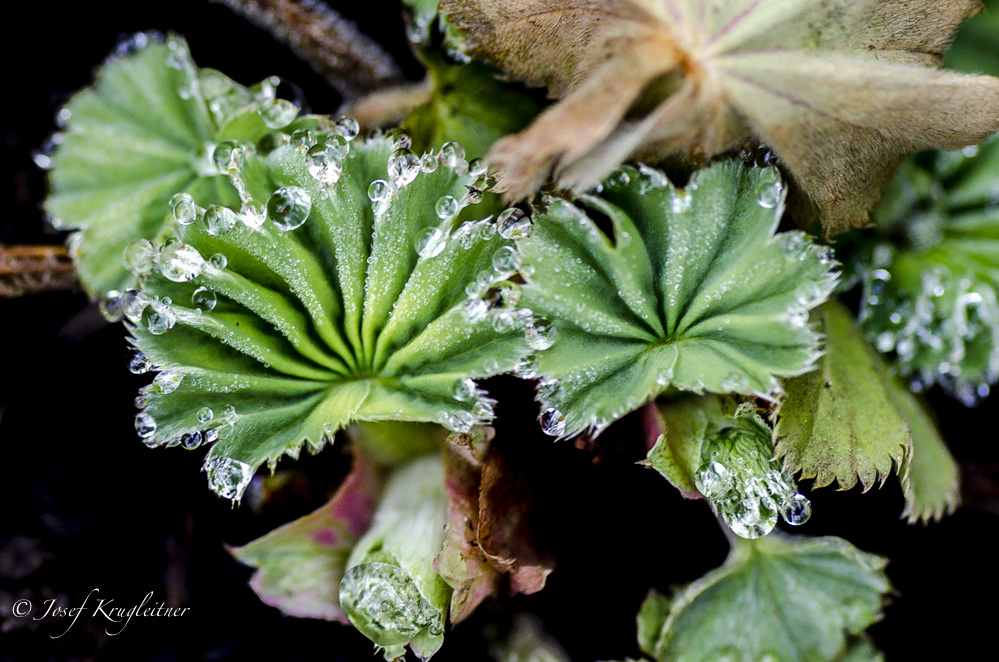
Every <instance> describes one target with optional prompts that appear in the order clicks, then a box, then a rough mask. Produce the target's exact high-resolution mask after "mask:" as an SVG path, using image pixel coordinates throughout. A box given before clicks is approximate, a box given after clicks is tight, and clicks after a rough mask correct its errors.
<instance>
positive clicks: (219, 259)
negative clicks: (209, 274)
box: [208, 253, 229, 271]
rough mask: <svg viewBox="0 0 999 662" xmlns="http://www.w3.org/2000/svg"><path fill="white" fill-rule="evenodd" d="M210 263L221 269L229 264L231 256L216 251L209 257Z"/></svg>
mask: <svg viewBox="0 0 999 662" xmlns="http://www.w3.org/2000/svg"><path fill="white" fill-rule="evenodd" d="M208 264H210V265H212V267H214V268H215V269H218V270H219V271H221V270H222V269H225V268H226V267H227V266H228V265H229V258H227V257H226V256H225V255H223V254H222V253H216V254H215V255H213V256H211V257H210V258H208Z"/></svg>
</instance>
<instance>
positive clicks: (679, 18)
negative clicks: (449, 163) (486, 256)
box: [441, 0, 999, 233]
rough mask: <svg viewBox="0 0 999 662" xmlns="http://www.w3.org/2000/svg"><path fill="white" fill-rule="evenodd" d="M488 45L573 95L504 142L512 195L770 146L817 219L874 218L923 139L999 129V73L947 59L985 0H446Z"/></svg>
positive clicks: (954, 141)
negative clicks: (642, 166) (964, 68)
mask: <svg viewBox="0 0 999 662" xmlns="http://www.w3.org/2000/svg"><path fill="white" fill-rule="evenodd" d="M441 6H442V9H443V10H444V11H446V12H447V13H448V14H449V16H450V17H451V20H452V22H453V23H454V25H455V26H456V27H457V29H458V30H459V31H460V32H461V33H462V35H463V36H464V38H465V40H466V43H467V45H468V51H469V53H470V54H471V55H473V56H475V57H479V58H481V59H484V60H486V61H488V62H490V63H492V64H494V65H496V66H498V67H500V68H501V69H502V70H503V71H505V72H506V73H507V74H508V75H509V76H511V77H514V78H517V79H520V80H523V81H526V82H528V83H531V84H536V85H545V86H547V87H548V89H549V92H550V94H551V95H552V96H554V97H556V98H559V99H560V101H559V102H558V103H556V104H554V105H553V106H551V107H550V108H549V109H548V110H546V111H545V112H544V113H543V114H542V115H541V116H539V117H538V119H537V120H536V121H535V123H534V124H532V125H531V126H530V127H528V128H527V129H525V130H524V131H522V132H520V133H518V134H515V135H512V136H508V137H507V138H505V139H504V140H502V141H500V142H499V143H497V144H496V146H495V147H494V149H493V151H492V152H491V154H490V159H491V161H492V162H493V164H494V165H495V166H496V167H497V169H498V170H499V173H500V187H501V189H502V190H504V191H505V192H506V194H507V196H508V197H509V198H511V199H519V198H523V197H526V196H528V195H530V194H531V193H533V192H534V191H535V190H537V188H538V187H539V186H540V185H541V184H542V183H543V182H544V181H545V180H546V179H547V178H548V177H549V176H553V177H554V179H555V180H556V183H557V184H558V185H559V186H561V187H565V188H572V189H576V190H581V189H586V188H588V187H590V186H592V185H594V184H596V183H597V182H598V181H599V180H600V179H601V178H602V177H603V176H604V175H606V174H607V172H608V171H609V170H610V169H611V168H613V167H614V166H615V165H617V164H618V163H620V162H621V161H623V160H625V159H628V158H640V159H653V158H657V159H658V158H681V159H683V160H686V161H692V162H699V161H703V160H705V159H707V158H710V157H712V156H714V155H716V154H720V153H724V152H729V151H732V150H736V149H738V148H741V147H743V146H746V145H753V144H765V145H768V146H770V147H771V148H772V149H773V150H774V152H775V153H776V154H777V156H778V157H779V158H780V160H781V163H782V164H783V166H784V168H785V170H786V172H787V174H788V175H789V176H790V178H791V179H792V180H793V181H794V182H795V184H796V187H795V189H796V190H795V194H794V196H793V197H792V199H791V206H792V209H794V210H795V211H796V213H797V215H798V217H799V219H800V220H808V219H811V218H819V219H821V220H822V222H823V224H824V226H825V229H826V231H827V232H830V233H831V232H837V231H841V230H845V229H847V228H849V227H851V226H858V225H863V224H865V223H866V222H867V212H868V210H870V209H871V208H872V207H873V206H874V205H875V204H876V203H877V201H878V200H879V198H880V194H881V188H882V186H883V185H884V184H885V183H886V182H887V180H888V178H889V177H890V175H891V173H892V171H893V170H894V168H895V166H896V165H897V164H898V163H899V162H900V161H901V160H902V159H903V158H905V156H907V155H908V154H911V153H912V152H914V151H917V150H920V149H924V148H927V147H942V148H946V149H954V148H957V147H961V146H964V145H969V144H974V143H978V142H981V141H982V140H984V139H985V138H987V137H988V136H989V135H991V134H992V133H995V132H996V131H997V130H999V79H996V78H992V77H988V76H968V75H962V74H956V73H952V72H947V71H942V70H941V69H940V63H941V59H940V56H941V54H942V53H943V51H944V50H945V48H946V47H947V45H948V44H949V42H950V39H951V37H952V36H953V34H954V31H955V30H956V29H957V27H958V26H959V25H960V24H961V22H962V21H963V20H964V19H965V18H967V17H968V16H971V15H972V14H974V13H976V12H978V11H979V10H980V9H981V4H980V3H979V2H978V0H600V1H598V0H555V1H552V0H443V2H442V3H441Z"/></svg>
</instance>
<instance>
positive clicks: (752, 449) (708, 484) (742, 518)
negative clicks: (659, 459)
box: [694, 405, 812, 539]
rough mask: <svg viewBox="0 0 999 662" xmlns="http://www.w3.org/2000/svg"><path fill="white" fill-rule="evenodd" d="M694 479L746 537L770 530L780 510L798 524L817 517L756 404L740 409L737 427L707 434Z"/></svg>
mask: <svg viewBox="0 0 999 662" xmlns="http://www.w3.org/2000/svg"><path fill="white" fill-rule="evenodd" d="M694 484H695V485H696V486H697V489H698V491H699V492H700V493H701V494H702V495H704V497H705V498H706V499H707V500H708V502H709V503H710V504H711V508H712V509H713V510H714V511H715V513H717V514H718V515H719V516H720V517H721V518H722V520H723V521H724V522H725V524H726V525H727V526H728V527H729V528H730V529H731V530H732V532H733V533H735V534H736V535H737V536H739V537H741V538H749V539H753V538H759V537H761V536H765V535H766V534H768V533H770V532H771V531H772V530H773V529H774V526H776V524H777V518H778V515H779V516H780V517H782V518H783V519H784V521H785V522H787V523H788V524H791V525H794V526H798V525H801V524H804V523H805V522H806V521H808V518H809V517H810V516H811V512H812V507H811V503H810V502H809V501H808V498H807V497H805V496H804V495H803V494H801V493H800V492H798V491H797V487H796V486H795V483H794V479H793V478H791V477H790V476H788V475H786V474H785V473H783V471H782V470H781V467H780V463H779V462H778V461H777V460H776V459H774V458H773V444H772V442H771V434H770V428H769V427H768V426H767V425H766V423H764V422H763V421H762V420H760V419H759V417H758V416H757V415H756V414H755V413H754V412H753V410H752V406H751V405H742V406H741V407H740V408H739V409H738V410H737V411H736V413H735V416H734V417H733V419H732V425H731V426H729V427H723V428H721V429H716V430H714V431H710V432H709V433H708V434H707V435H706V438H705V440H704V445H703V446H702V448H701V465H700V466H699V467H698V469H697V471H696V472H695V474H694Z"/></svg>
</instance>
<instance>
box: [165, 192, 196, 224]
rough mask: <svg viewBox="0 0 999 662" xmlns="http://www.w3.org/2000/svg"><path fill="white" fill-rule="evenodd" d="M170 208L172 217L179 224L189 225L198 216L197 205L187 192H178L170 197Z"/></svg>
mask: <svg viewBox="0 0 999 662" xmlns="http://www.w3.org/2000/svg"><path fill="white" fill-rule="evenodd" d="M170 209H171V211H172V212H173V217H174V219H176V221H177V222H178V223H180V224H181V225H190V224H191V223H194V220H195V219H196V218H198V206H197V205H196V204H194V198H192V197H191V196H190V195H188V194H187V193H178V194H177V195H175V196H173V197H172V198H170Z"/></svg>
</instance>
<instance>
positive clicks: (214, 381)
mask: <svg viewBox="0 0 999 662" xmlns="http://www.w3.org/2000/svg"><path fill="white" fill-rule="evenodd" d="M323 138H324V136H322V135H320V136H319V137H318V138H316V140H321V139H323ZM392 155H393V144H392V141H391V140H389V139H376V140H373V141H371V142H368V143H362V142H360V141H355V142H354V143H352V144H351V146H350V151H349V153H348V154H347V155H346V156H345V157H344V159H343V164H342V165H343V171H342V174H341V175H340V177H339V181H338V182H337V183H336V184H335V185H333V186H330V185H328V184H326V183H323V182H321V181H320V180H318V179H316V178H315V177H313V176H312V174H310V170H309V169H310V167H313V166H314V163H315V162H314V161H313V160H312V157H310V156H308V155H307V154H306V152H305V148H304V147H302V146H299V145H297V144H289V145H284V146H282V147H279V148H277V149H275V150H274V151H272V152H270V153H269V154H266V155H263V154H261V153H258V154H255V155H254V154H251V153H248V154H247V156H246V157H245V158H246V161H245V163H244V164H243V165H242V166H241V167H240V169H239V177H240V178H241V180H242V181H243V182H244V186H245V188H246V190H247V191H248V192H249V195H250V197H251V198H252V200H251V202H254V201H255V202H260V203H262V204H266V203H267V201H268V200H269V199H271V197H272V196H275V195H277V193H276V192H277V191H278V190H280V189H286V188H287V187H295V188H296V189H298V190H299V191H300V194H304V195H305V196H306V197H308V199H309V200H310V201H311V210H310V211H309V214H308V217H307V220H305V222H304V223H303V224H302V225H301V226H300V227H298V228H296V229H291V230H287V231H285V230H281V229H280V227H279V226H278V225H277V224H276V223H275V222H274V218H273V217H271V218H269V219H268V220H267V221H265V222H264V223H263V224H262V225H261V226H260V227H257V228H254V227H251V226H248V225H246V224H244V223H242V222H237V223H236V224H235V226H234V227H233V228H232V229H231V230H230V231H228V232H226V233H221V234H216V235H212V234H210V233H209V231H208V227H207V226H206V225H205V223H202V222H200V221H197V222H194V223H192V224H190V225H187V226H181V227H180V228H179V229H178V238H179V240H180V241H182V242H184V243H185V244H186V245H188V246H190V247H191V248H192V250H194V251H196V253H195V255H196V256H201V257H200V258H197V259H195V262H196V263H198V264H199V265H200V269H199V270H198V273H197V275H195V276H194V277H192V278H191V279H190V280H188V281H186V282H181V283H178V282H172V281H171V280H168V279H167V278H166V277H165V276H164V270H166V272H167V273H169V271H170V268H171V264H173V263H172V262H171V261H170V260H168V259H167V258H166V257H165V256H167V255H169V251H170V250H171V249H170V248H169V244H167V245H166V246H162V247H161V252H160V254H159V258H158V259H159V262H158V263H157V266H156V268H155V269H154V271H153V273H152V275H151V277H149V279H148V280H147V281H146V282H145V283H144V286H143V290H142V294H141V295H142V296H144V297H146V299H145V301H146V302H147V305H146V307H145V310H144V311H143V314H144V315H145V317H138V316H133V318H132V319H131V322H132V325H131V329H132V333H133V336H134V344H135V345H136V346H137V347H138V348H139V349H140V350H141V351H142V352H144V353H145V355H146V356H147V357H148V358H149V360H150V361H151V362H152V363H153V364H154V365H156V366H159V367H160V369H161V370H162V371H163V372H161V373H160V375H158V376H157V380H158V381H154V383H153V384H152V385H151V387H149V388H148V389H147V390H146V393H145V395H146V398H147V402H148V408H147V409H146V410H145V412H144V414H147V415H149V416H151V417H152V418H153V419H154V420H155V423H156V427H155V431H154V432H153V433H151V434H150V436H149V437H148V438H147V439H146V442H147V443H148V444H150V445H154V446H155V445H160V444H168V445H172V444H175V443H178V441H179V440H182V439H183V438H184V436H185V435H191V434H195V433H200V434H202V435H204V434H206V433H207V432H209V431H214V434H217V436H218V442H217V443H216V444H215V445H214V446H213V448H212V450H211V453H210V454H209V456H208V458H207V460H206V469H208V471H209V481H210V483H211V484H212V485H213V486H214V487H215V488H216V489H217V490H219V491H222V492H230V493H231V495H232V496H236V497H237V498H238V493H239V492H240V490H241V488H242V487H245V484H244V483H245V481H244V480H243V479H240V478H239V477H238V476H237V477H235V478H234V480H237V481H238V485H237V486H236V487H239V488H240V489H236V488H235V487H234V488H233V489H231V490H228V489H222V490H220V489H219V488H220V486H223V485H224V484H225V482H226V480H225V476H226V472H229V473H231V474H235V472H234V470H235V469H238V470H239V471H240V473H241V474H242V476H243V478H245V479H246V481H248V478H246V476H248V475H252V472H253V471H254V470H255V469H256V468H257V467H258V466H259V465H260V464H261V463H263V462H268V463H274V462H276V461H277V459H278V458H279V457H280V456H281V455H282V454H284V453H289V454H291V455H293V456H294V455H297V453H298V452H299V449H300V448H301V446H302V445H303V443H305V442H309V443H310V445H311V446H312V447H313V449H317V448H319V447H321V446H322V444H323V443H324V440H325V439H327V438H329V437H331V435H332V434H333V433H334V432H335V431H336V430H338V429H340V428H342V427H344V426H345V425H346V424H347V423H349V422H351V421H356V420H361V421H385V420H403V421H421V422H440V423H445V424H447V425H450V426H451V427H452V428H455V429H467V428H470V427H471V426H472V425H473V424H475V423H476V422H483V421H485V420H488V419H490V418H491V416H492V409H491V406H492V401H491V400H489V399H488V398H486V397H485V394H484V393H483V392H482V391H480V390H479V389H477V388H475V385H474V383H473V382H471V380H474V379H476V378H480V377H488V376H491V375H494V374H498V373H502V372H505V371H508V370H510V369H512V368H513V367H514V365H515V364H516V363H517V362H518V360H520V359H521V358H522V357H523V356H524V355H525V354H527V353H528V352H529V347H528V346H527V344H526V342H525V340H524V331H523V329H522V328H517V327H515V326H514V327H507V328H506V329H505V330H504V331H502V332H500V331H497V330H496V329H495V328H494V325H493V324H492V323H491V321H490V318H489V317H488V316H486V317H484V318H482V319H476V320H471V319H469V318H468V317H467V316H466V314H465V312H464V305H465V303H466V301H467V300H468V298H469V295H468V294H467V293H466V291H465V288H466V286H467V285H468V284H469V283H470V282H472V281H473V280H475V279H476V278H480V277H481V278H485V279H486V280H488V281H489V282H490V283H492V282H495V281H502V280H503V277H502V274H497V273H496V272H495V271H494V270H493V258H494V255H495V254H496V252H497V251H499V250H500V249H503V250H510V249H509V248H505V247H506V245H507V244H508V243H509V242H506V241H505V240H504V239H502V238H501V237H500V236H499V235H498V234H497V233H496V232H495V231H492V232H489V230H490V229H491V226H490V227H486V226H488V225H489V223H488V222H482V223H479V224H478V225H476V228H479V229H481V230H482V232H481V233H476V234H474V235H472V237H471V240H467V241H464V242H459V241H447V242H446V243H444V244H438V245H437V246H436V248H433V249H432V250H431V249H427V248H426V243H427V241H426V237H427V236H428V233H429V234H430V235H432V237H434V239H433V241H438V240H443V239H444V238H446V237H448V236H449V235H450V233H451V232H452V230H453V227H452V226H453V225H455V224H457V221H456V220H454V219H453V218H452V219H448V220H443V221H442V220H441V218H439V217H438V215H437V214H436V213H435V206H436V205H437V203H438V202H439V201H440V200H441V199H442V198H444V197H446V196H451V198H453V199H454V201H455V204H456V205H457V206H458V207H462V206H467V205H468V202H469V201H468V196H469V189H468V187H470V186H472V185H473V184H474V182H475V177H474V176H473V175H468V174H458V173H457V172H456V171H455V170H454V169H453V168H451V167H447V166H446V165H444V164H441V165H440V166H439V167H437V168H436V169H435V170H434V171H433V172H420V173H419V174H418V175H416V176H415V179H413V180H412V181H410V182H408V183H406V184H405V185H404V186H403V185H400V186H399V187H394V186H392V185H389V188H390V191H389V193H388V194H387V195H388V197H387V198H385V199H384V200H382V202H379V203H373V202H372V201H371V199H370V198H369V196H368V191H369V187H370V185H371V184H372V183H373V182H374V181H375V180H379V179H381V180H383V181H384V180H388V179H391V178H390V176H389V175H388V173H387V167H388V166H387V164H388V162H389V159H390V156H392ZM397 156H398V155H397ZM399 181H400V182H401V181H402V180H399ZM376 197H377V196H376ZM375 206H378V207H379V211H378V212H377V213H376V211H375V209H374V207H375ZM271 214H273V211H272V212H271ZM466 239H468V237H466ZM418 246H422V247H423V249H424V250H423V251H422V252H418V250H417V247H418ZM164 251H165V252H164ZM217 254H218V255H223V256H225V258H226V261H227V265H226V266H225V267H224V268H219V267H216V266H213V263H212V260H211V259H210V258H212V257H213V256H215V255H217ZM199 260H200V261H199ZM483 274H485V275H484V276H483ZM202 287H203V288H207V289H208V291H210V292H212V293H214V296H215V297H216V298H217V304H216V305H215V307H214V309H212V310H204V311H202V310H199V309H197V308H196V306H195V305H194V303H193V302H192V301H193V299H192V297H193V296H194V295H195V293H196V292H197V291H198V288H202ZM155 297H159V298H158V299H156V298H155ZM166 297H169V298H170V299H171V300H172V301H171V303H170V304H169V305H167V304H166V301H165V298H166ZM150 311H153V312H156V313H159V314H160V315H161V316H163V315H166V316H170V315H172V316H175V318H176V322H175V325H174V326H173V328H171V329H170V330H169V331H166V332H165V333H159V334H157V333H154V331H153V330H151V327H150V325H149V324H148V323H147V322H148V321H149V320H148V316H149V312H150ZM494 312H496V311H494ZM164 373H166V375H164ZM165 376H169V377H170V378H171V379H173V380H174V381H176V380H179V385H174V384H171V385H170V386H168V387H167V388H161V384H162V382H163V380H164V377H165ZM466 380H467V381H466ZM459 386H460V387H461V389H462V390H461V392H460V393H459V392H458V391H457V390H456V389H457V387H459ZM204 407H207V408H209V409H210V410H211V411H212V412H214V414H215V415H216V416H215V417H214V418H212V419H211V420H210V421H209V422H208V423H206V422H205V421H202V420H200V419H199V418H198V413H199V412H200V411H201V408H204ZM220 413H222V414H224V415H221V416H220V415H219V414H220ZM421 443H422V442H421ZM398 450H399V449H394V450H393V451H392V453H393V454H396V455H398ZM234 463H235V464H234Z"/></svg>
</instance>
